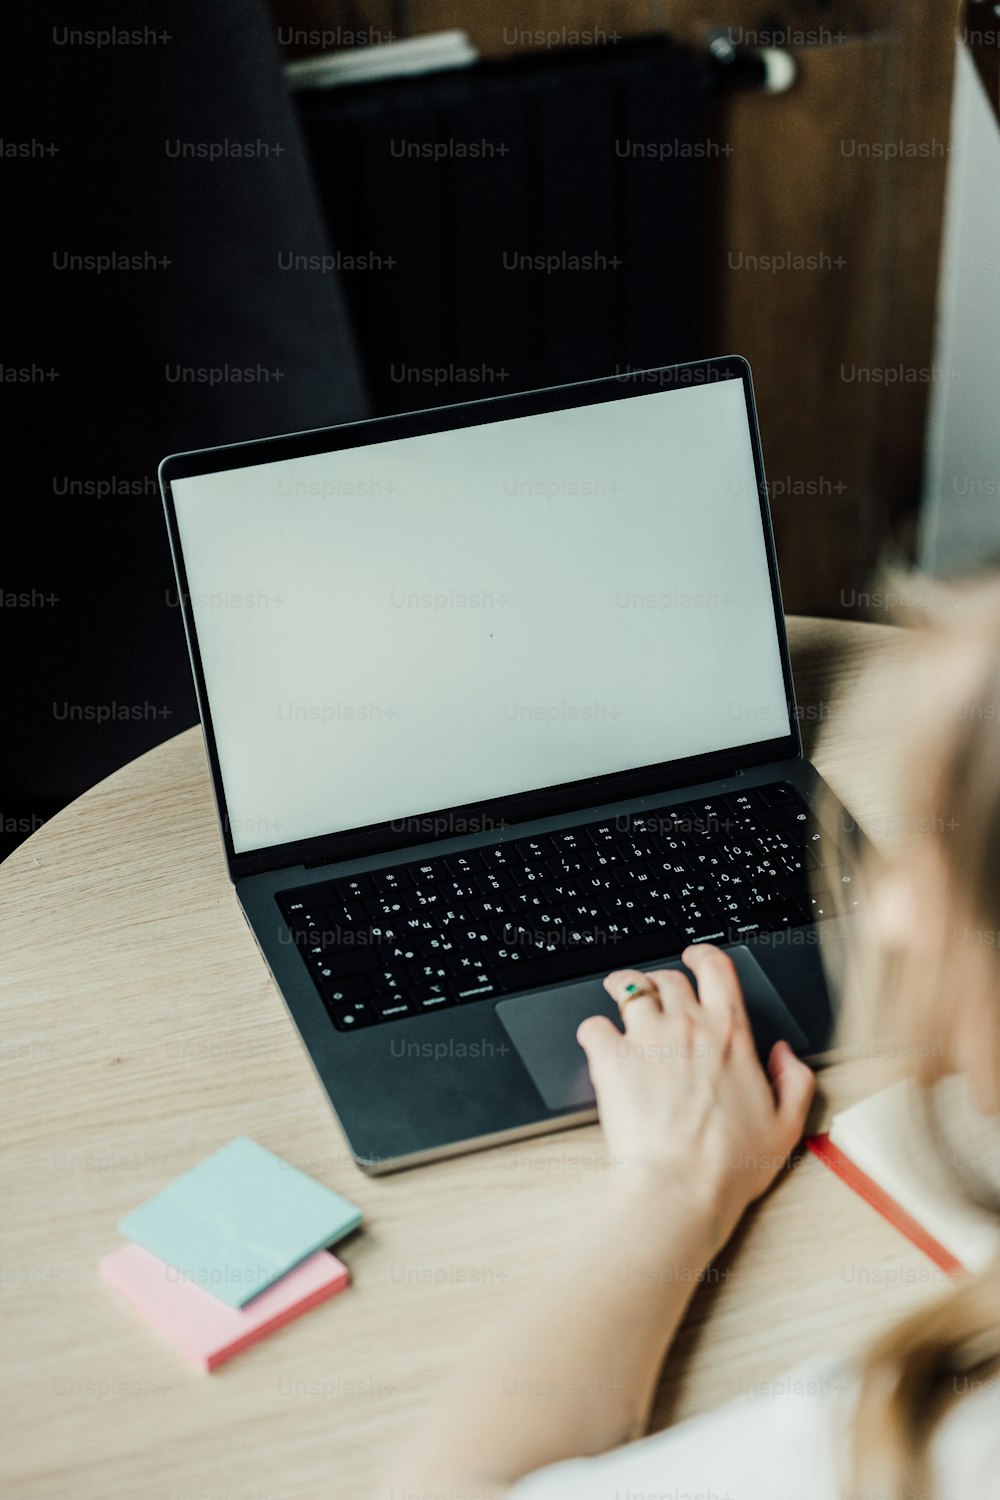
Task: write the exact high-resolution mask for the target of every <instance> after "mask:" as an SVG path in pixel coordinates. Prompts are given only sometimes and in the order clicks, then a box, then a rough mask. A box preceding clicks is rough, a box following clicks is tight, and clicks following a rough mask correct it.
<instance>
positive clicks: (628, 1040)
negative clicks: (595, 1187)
mask: <svg viewBox="0 0 1000 1500" xmlns="http://www.w3.org/2000/svg"><path fill="white" fill-rule="evenodd" d="M683 959H684V963H685V964H686V965H687V967H688V968H689V969H690V970H691V972H692V973H693V974H694V975H695V977H696V979H697V981H698V994H697V995H696V994H695V991H694V989H693V987H692V985H691V983H690V981H689V980H688V979H687V978H686V977H685V976H684V975H683V974H681V973H680V972H679V971H677V970H673V969H660V970H655V971H653V972H651V973H642V972H640V971H638V970H635V969H620V970H618V971H616V972H615V973H613V974H609V975H608V977H607V979H606V980H605V981H604V987H605V989H606V990H607V991H608V993H609V994H610V995H611V996H612V998H613V999H615V1000H617V1001H619V1002H620V1001H621V1000H622V999H623V998H624V995H625V988H626V986H627V985H628V984H630V983H631V984H638V985H640V986H644V987H647V988H653V989H655V991H656V994H655V995H641V996H638V997H637V998H636V999H634V1000H629V1001H628V1002H627V1003H626V1004H625V1006H624V1007H623V1011H622V1019H623V1022H624V1026H625V1034H624V1036H623V1035H622V1034H621V1033H620V1032H619V1031H618V1030H617V1028H616V1027H615V1026H614V1025H613V1024H612V1023H611V1022H610V1021H609V1020H608V1019H607V1018H606V1017H604V1016H591V1017H590V1018H589V1019H588V1020H586V1021H584V1022H583V1024H582V1025H581V1026H580V1028H579V1031H578V1033H577V1037H578V1040H579V1042H580V1045H581V1046H582V1047H583V1050H584V1052H585V1053H586V1054H587V1062H588V1064H589V1066H590V1074H591V1078H592V1080H593V1084H594V1090H595V1092H596V1094H597V1107H598V1111H599V1114H600V1119H601V1126H602V1128H603V1130H604V1135H605V1138H606V1140H607V1143H608V1147H609V1149H610V1152H611V1155H612V1159H613V1161H614V1162H615V1165H616V1167H617V1169H618V1177H619V1181H620V1182H621V1183H623V1184H625V1185H626V1186H627V1188H628V1189H629V1190H632V1189H634V1188H636V1187H638V1189H639V1191H640V1192H642V1193H644V1194H646V1195H647V1196H648V1198H649V1201H650V1203H651V1204H653V1203H655V1202H657V1201H660V1200H666V1201H667V1202H670V1203H672V1204H674V1205H676V1204H678V1202H680V1203H683V1204H684V1205H685V1206H688V1207H690V1209H692V1210H696V1209H701V1210H702V1211H703V1212H704V1213H705V1214H706V1215H707V1216H708V1217H709V1219H710V1220H711V1222H712V1224H713V1226H714V1233H713V1238H714V1239H716V1240H717V1241H718V1245H717V1248H721V1246H722V1244H724V1243H725V1241H726V1240H727V1239H728V1238H729V1236H730V1234H732V1232H733V1230H734V1229H735V1227H736V1225H737V1223H738V1222H739V1220H740V1218H741V1217H742V1215H743V1212H744V1210H745V1209H746V1208H747V1206H748V1205H749V1204H750V1203H752V1202H753V1200H754V1199H755V1198H758V1197H759V1196H760V1195H761V1193H763V1192H764V1191H765V1189H766V1188H768V1187H769V1186H770V1184H771V1183H772V1182H773V1181H774V1178H775V1177H776V1176H777V1175H778V1172H779V1171H780V1170H781V1167H782V1165H783V1163H784V1162H785V1160H786V1159H787V1157H788V1155H789V1153H790V1152H791V1150H792V1149H793V1147H794V1146H795V1144H796V1142H797V1141H798V1140H799V1139H800V1137H801V1135H802V1131H803V1128H804V1126H805V1120H806V1115H807V1113H808V1110H809V1105H810V1102H811V1100H812V1097H813V1093H814V1091H815V1086H816V1080H815V1077H814V1076H813V1073H812V1071H811V1069H810V1068H808V1067H807V1066H806V1065H805V1063H802V1062H800V1061H799V1060H798V1058H797V1057H796V1056H795V1054H794V1052H793V1051H792V1049H791V1048H790V1047H789V1046H788V1045H787V1043H785V1042H778V1043H776V1044H775V1046H774V1048H773V1050H772V1052H771V1056H770V1058H769V1059H768V1071H767V1074H765V1073H764V1070H763V1069H762V1068H761V1066H760V1063H759V1061H758V1058H757V1054H756V1051H755V1049H754V1041H753V1035H752V1032H751V1030H750V1023H749V1020H748V1018H747V1012H746V1006H745V1005H744V1002H743V993H742V991H741V989H740V983H739V979H738V978H737V975H736V968H735V966H734V964H733V962H732V960H731V959H730V958H729V957H728V956H727V955H726V954H725V953H723V952H721V951H720V950H719V949H718V948H713V947H711V946H710V945H708V944H701V945H698V946H695V947H691V948H688V949H686V951H685V952H684V954H683Z"/></svg>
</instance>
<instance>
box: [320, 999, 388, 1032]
mask: <svg viewBox="0 0 1000 1500" xmlns="http://www.w3.org/2000/svg"><path fill="white" fill-rule="evenodd" d="M328 1009H329V1014H330V1016H331V1018H332V1020H333V1024H334V1026H336V1028H337V1030H338V1031H361V1030H362V1029H363V1028H364V1027H365V1026H374V1025H375V1023H376V1021H378V1020H379V1019H380V1017H379V1016H377V1015H376V1013H375V1011H374V1010H373V1009H372V1007H371V1006H370V1005H369V1004H367V1002H365V1001H355V1002H354V1003H353V1004H351V1005H330V1006H329V1007H328Z"/></svg>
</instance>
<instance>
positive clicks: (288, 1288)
mask: <svg viewBox="0 0 1000 1500" xmlns="http://www.w3.org/2000/svg"><path fill="white" fill-rule="evenodd" d="M360 1222H361V1210H360V1209H359V1208H356V1207H355V1205H354V1204H353V1203H349V1202H348V1201H347V1199H346V1198H341V1197H340V1195H339V1194H338V1193H334V1192H331V1190H330V1189H329V1188H326V1187H324V1186H323V1185H322V1183H319V1182H316V1181H315V1180H314V1179H313V1178H312V1177H307V1176H306V1174H305V1173H304V1172H300V1171H298V1170H297V1169H296V1168H295V1167H292V1166H289V1164H288V1163H287V1162H285V1161H282V1160H281V1158H280V1157H279V1156H275V1155H274V1154H273V1152H271V1151H268V1150H266V1149H265V1147H263V1146H259V1145H258V1144H257V1142H256V1141H251V1140H248V1139H247V1137H246V1136H240V1137H239V1138H238V1139H237V1140H235V1141H230V1142H229V1144H228V1146H223V1147H222V1149H221V1150H220V1151H216V1152H215V1154H214V1155H213V1156H209V1157H207V1158H206V1160H205V1161H203V1162H199V1163H198V1165H197V1166H196V1167H192V1168H191V1170H190V1171H189V1172H185V1173H184V1175H183V1176H182V1177H178V1178H177V1179H176V1181H175V1182H172V1183H170V1184H169V1186H168V1187H165V1188H164V1189H163V1191H162V1192H160V1193H157V1195H156V1197H155V1198H150V1200H149V1202H148V1203H143V1204H142V1205H141V1207H139V1208H137V1209H135V1210H133V1212H132V1213H130V1214H128V1215H127V1217H126V1218H124V1219H123V1220H122V1222H121V1223H120V1224H119V1226H118V1228H119V1230H120V1232H121V1233H122V1234H123V1235H125V1237H126V1238H127V1239H128V1240H130V1241H131V1243H130V1244H128V1245H124V1246H123V1247H122V1248H121V1249H120V1250H116V1251H114V1253H113V1254H111V1255H108V1256H105V1258H104V1260H102V1261H101V1263H100V1272H101V1275H102V1276H103V1277H104V1279H105V1280H106V1281H108V1282H110V1283H111V1285H112V1286H114V1287H115V1288H116V1289H117V1290H118V1291H119V1292H121V1293H122V1295H123V1296H124V1297H127V1298H128V1300H129V1301H130V1302H131V1303H132V1304H133V1305H134V1306H135V1307H136V1308H137V1309H138V1310H139V1312H140V1313H141V1314H142V1316H143V1317H144V1318H145V1319H146V1320H147V1322H149V1323H151V1324H152V1325H153V1326H154V1327H155V1328H158V1329H160V1330H161V1331H162V1332H163V1333H165V1334H166V1335H167V1337H168V1338H170V1339H172V1340H173V1342H174V1343H175V1344H177V1345H178V1347H179V1348H180V1349H182V1350H183V1352H184V1353H185V1354H186V1355H188V1357H189V1358H190V1359H193V1360H194V1361H195V1363H196V1364H198V1365H200V1366H201V1368H202V1369H204V1370H213V1369H215V1367H216V1366H217V1365H221V1364H222V1363H223V1362H224V1361H225V1360H227V1359H231V1358H232V1356H233V1355H234V1354H238V1353H239V1352H240V1350H241V1349H245V1348H246V1347H247V1346H248V1345H249V1344H253V1343H256V1341H257V1340H258V1339H261V1338H264V1336H265V1335H266V1334H268V1333H271V1332H272V1331H273V1330H274V1329H276V1328H280V1327H281V1326H282V1324H284V1323H288V1322H290V1321H291V1319H292V1318H297V1317H298V1316H299V1314H300V1313H304V1312H308V1310H309V1309H310V1308H311V1307H315V1306H316V1305H317V1303H319V1302H323V1301H325V1300H326V1298H327V1297H332V1296H333V1294H334V1292H339V1291H340V1290H341V1289H342V1288H343V1287H345V1286H346V1285H347V1282H348V1279H349V1278H348V1271H347V1267H346V1266H345V1265H343V1264H342V1263H341V1261H339V1260H337V1258H336V1257H335V1256H333V1255H331V1254H330V1253H329V1250H328V1249H327V1248H326V1247H328V1246H330V1245H333V1244H336V1242H337V1241H338V1240H340V1239H342V1238H343V1236H344V1235H346V1234H349V1233H350V1232H351V1230H352V1229H356V1228H357V1226H358V1225H359V1224H360Z"/></svg>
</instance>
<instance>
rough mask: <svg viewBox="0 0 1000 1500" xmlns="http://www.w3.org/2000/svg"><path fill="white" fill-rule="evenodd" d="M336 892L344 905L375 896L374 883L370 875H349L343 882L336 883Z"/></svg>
mask: <svg viewBox="0 0 1000 1500" xmlns="http://www.w3.org/2000/svg"><path fill="white" fill-rule="evenodd" d="M336 891H337V895H338V896H339V897H340V899H341V900H342V901H344V902H345V903H346V902H348V901H363V900H364V899H365V897H366V896H373V895H374V894H375V883H374V881H373V880H372V877H371V876H370V875H349V876H348V877H347V878H346V879H345V880H338V881H337V882H336Z"/></svg>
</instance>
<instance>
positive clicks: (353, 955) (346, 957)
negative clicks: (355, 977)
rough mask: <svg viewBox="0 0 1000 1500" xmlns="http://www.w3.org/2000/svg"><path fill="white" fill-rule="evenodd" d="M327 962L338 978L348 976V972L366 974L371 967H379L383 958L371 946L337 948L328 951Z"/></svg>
mask: <svg viewBox="0 0 1000 1500" xmlns="http://www.w3.org/2000/svg"><path fill="white" fill-rule="evenodd" d="M325 957H326V964H327V967H328V968H331V969H332V970H333V972H334V973H335V974H336V975H337V977H338V978H346V976H347V975H348V974H366V973H368V972H369V970H371V969H377V968H378V967H379V965H380V963H381V958H380V956H379V954H378V953H377V952H373V950H372V948H370V947H363V946H362V947H357V948H337V949H334V950H333V951H332V952H330V953H327V954H326V955H325Z"/></svg>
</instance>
